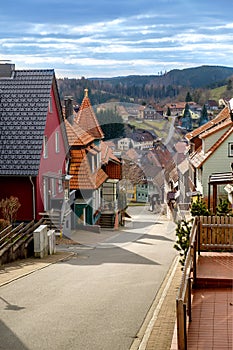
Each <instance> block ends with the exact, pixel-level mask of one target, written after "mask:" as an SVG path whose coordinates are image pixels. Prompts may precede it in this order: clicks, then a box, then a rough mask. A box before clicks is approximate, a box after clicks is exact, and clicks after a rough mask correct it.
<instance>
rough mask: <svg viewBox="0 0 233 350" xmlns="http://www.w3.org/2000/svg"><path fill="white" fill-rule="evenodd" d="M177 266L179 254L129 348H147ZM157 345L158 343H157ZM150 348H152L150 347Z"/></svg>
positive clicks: (137, 349) (131, 349)
mask: <svg viewBox="0 0 233 350" xmlns="http://www.w3.org/2000/svg"><path fill="white" fill-rule="evenodd" d="M178 266H179V256H176V257H175V258H174V259H173V261H172V263H171V266H170V268H169V270H168V273H167V274H166V276H165V278H164V280H163V282H162V284H161V286H160V288H159V290H158V292H157V294H156V296H155V298H154V301H153V302H152V305H151V307H150V309H149V311H148V313H147V315H146V317H145V319H144V322H143V324H142V326H141V328H140V330H139V331H138V333H137V336H136V338H135V339H134V341H133V343H132V344H131V347H130V349H129V350H147V349H149V346H148V341H149V338H150V336H151V333H152V330H153V327H154V324H155V322H156V320H157V319H158V318H159V312H160V311H161V308H162V306H163V303H164V302H165V298H166V296H167V294H168V292H169V288H170V287H171V283H172V281H173V279H174V277H175V273H176V270H177V268H178ZM174 322H175V321H174ZM157 346H158V344H157ZM150 349H152V348H151V347H150ZM157 349H159V348H158V347H157Z"/></svg>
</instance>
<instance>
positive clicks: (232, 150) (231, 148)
mask: <svg viewBox="0 0 233 350" xmlns="http://www.w3.org/2000/svg"><path fill="white" fill-rule="evenodd" d="M228 157H233V142H229V143H228Z"/></svg>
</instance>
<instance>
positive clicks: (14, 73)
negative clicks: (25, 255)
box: [0, 64, 233, 233]
mask: <svg viewBox="0 0 233 350" xmlns="http://www.w3.org/2000/svg"><path fill="white" fill-rule="evenodd" d="M0 130H1V133H0V199H1V198H6V197H9V196H11V195H13V196H16V197H18V198H19V201H20V203H21V207H20V209H19V211H18V217H17V219H18V220H19V221H30V220H32V219H33V220H39V219H40V218H41V217H42V216H49V217H50V219H51V218H52V221H53V222H54V223H56V225H57V226H59V228H60V229H62V230H63V231H64V232H65V233H66V232H70V231H71V229H72V228H77V227H79V226H90V225H91V226H92V227H95V226H96V227H99V225H104V222H106V221H108V222H109V221H110V222H111V225H112V226H114V225H118V224H119V222H121V221H122V217H123V215H124V210H125V208H126V205H127V202H126V197H127V196H128V200H134V201H139V202H150V203H151V205H152V206H153V205H154V203H155V202H156V203H158V202H159V203H164V204H169V205H170V204H171V203H173V202H174V200H175V201H176V202H179V203H188V202H189V201H190V193H195V192H196V191H198V192H199V193H200V194H201V195H203V196H204V197H205V198H206V199H207V200H208V201H209V203H210V202H211V200H212V202H213V203H214V205H215V206H216V202H217V199H216V198H217V197H216V196H217V195H216V193H217V189H218V184H219V183H220V182H221V184H222V187H223V188H220V189H219V191H220V193H223V194H224V193H225V192H224V191H225V190H224V185H226V184H229V183H232V182H231V180H232V179H231V177H230V178H229V176H231V175H232V170H231V169H230V167H231V166H233V161H232V160H233V158H232V157H233V139H232V130H233V127H232V111H231V110H230V109H229V107H228V106H226V107H225V108H223V109H222V110H221V112H220V113H219V115H217V117H216V118H214V119H213V120H211V121H209V122H207V123H206V124H204V125H202V126H201V127H199V128H197V129H195V130H194V131H192V132H190V133H188V134H187V135H186V136H185V140H182V141H179V142H176V143H174V144H172V141H171V142H170V144H169V145H167V146H165V145H164V144H163V143H162V142H161V141H158V140H157V141H158V142H155V140H154V138H153V136H151V135H149V136H150V137H148V135H147V133H146V132H144V131H143V130H141V131H138V133H137V134H135V139H132V140H131V142H133V147H132V148H129V147H128V143H127V144H125V142H126V141H127V142H128V140H121V141H122V143H121V144H120V143H119V145H118V147H119V148H120V150H121V147H122V151H124V152H120V159H119V157H118V156H116V154H117V152H116V153H115V154H114V150H113V147H112V145H111V144H110V143H109V142H104V141H103V138H104V135H103V132H102V130H101V127H100V125H99V123H98V120H97V118H96V115H95V113H94V111H93V108H92V106H91V102H90V100H89V97H88V90H85V92H84V98H83V101H82V103H81V105H80V106H79V107H78V108H75V109H74V108H73V102H72V98H70V97H68V98H66V99H65V105H64V106H62V105H61V102H60V98H59V92H58V87H57V83H56V78H55V74H54V71H53V70H16V69H15V66H14V65H13V64H0ZM145 143H146V147H144V146H145ZM124 147H125V148H124ZM187 150H188V152H189V154H188V153H187ZM228 170H229V171H228ZM230 170H231V171H230ZM216 173H217V174H219V173H222V176H220V177H219V176H217V177H216V175H215V174H216ZM211 176H212V177H211ZM229 181H230V182H229Z"/></svg>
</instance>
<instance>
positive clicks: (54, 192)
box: [51, 179, 56, 197]
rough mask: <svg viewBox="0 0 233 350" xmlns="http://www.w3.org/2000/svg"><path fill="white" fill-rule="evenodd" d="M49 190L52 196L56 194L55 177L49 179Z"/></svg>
mask: <svg viewBox="0 0 233 350" xmlns="http://www.w3.org/2000/svg"><path fill="white" fill-rule="evenodd" d="M51 192H52V196H53V197H55V196H56V179H51Z"/></svg>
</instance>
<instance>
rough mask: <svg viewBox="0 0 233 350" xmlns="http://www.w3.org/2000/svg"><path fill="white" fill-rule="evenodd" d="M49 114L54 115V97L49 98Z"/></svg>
mask: <svg viewBox="0 0 233 350" xmlns="http://www.w3.org/2000/svg"><path fill="white" fill-rule="evenodd" d="M49 113H53V104H52V96H50V97H49Z"/></svg>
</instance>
